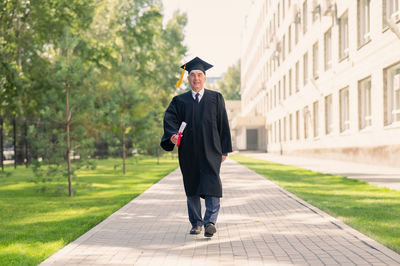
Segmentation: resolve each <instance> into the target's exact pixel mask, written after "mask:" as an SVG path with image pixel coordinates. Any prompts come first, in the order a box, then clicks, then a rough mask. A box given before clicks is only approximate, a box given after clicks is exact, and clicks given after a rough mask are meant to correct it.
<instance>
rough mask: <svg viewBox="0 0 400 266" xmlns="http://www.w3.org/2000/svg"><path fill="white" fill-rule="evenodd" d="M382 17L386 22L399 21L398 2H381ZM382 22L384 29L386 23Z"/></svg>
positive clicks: (399, 5) (399, 0)
mask: <svg viewBox="0 0 400 266" xmlns="http://www.w3.org/2000/svg"><path fill="white" fill-rule="evenodd" d="M383 17H384V18H385V19H386V20H391V19H392V20H394V21H395V22H398V21H399V20H400V0H383ZM385 19H384V20H383V26H384V27H386V26H387V23H386V21H385Z"/></svg>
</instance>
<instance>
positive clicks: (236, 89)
mask: <svg viewBox="0 0 400 266" xmlns="http://www.w3.org/2000/svg"><path fill="white" fill-rule="evenodd" d="M218 85H219V89H220V90H221V92H222V94H223V95H224V97H225V99H226V100H240V61H238V62H237V63H236V64H234V65H232V66H230V67H229V68H228V70H227V72H226V73H225V74H224V75H223V77H222V80H220V81H219V82H218Z"/></svg>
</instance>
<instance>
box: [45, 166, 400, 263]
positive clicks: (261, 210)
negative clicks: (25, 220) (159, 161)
mask: <svg viewBox="0 0 400 266" xmlns="http://www.w3.org/2000/svg"><path fill="white" fill-rule="evenodd" d="M221 177H222V182H223V186H224V197H223V198H222V201H221V204H222V207H221V212H220V216H219V219H218V223H217V230H218V232H217V233H216V234H215V235H214V237H213V238H211V239H210V238H205V237H204V236H203V235H202V234H201V235H197V236H193V235H190V234H188V232H189V230H190V225H189V223H188V221H187V214H186V200H185V195H184V192H183V187H182V179H181V175H180V172H179V170H176V171H174V172H173V173H171V174H170V175H168V176H166V177H165V178H164V179H162V180H161V181H160V182H159V183H157V184H156V185H154V186H152V187H151V188H150V189H148V190H147V191H146V192H144V193H143V194H142V195H140V196H139V197H137V198H136V199H134V200H132V201H131V202H130V203H128V204H127V205H126V206H124V207H123V208H121V209H120V210H119V211H117V212H115V213H114V214H113V215H111V216H110V217H109V218H108V219H106V220H105V221H103V222H102V223H100V224H99V225H98V226H96V227H94V228H93V229H92V230H90V231H89V232H87V233H86V234H84V235H83V236H81V237H80V238H78V239H77V240H75V241H74V242H73V243H71V244H69V245H67V246H66V247H65V248H64V249H62V250H60V251H59V252H57V253H56V254H54V255H53V256H52V257H50V258H49V259H48V260H46V261H45V262H43V263H42V264H41V265H157V266H158V265H174V266H175V265H176V266H177V265H184V266H187V265H207V266H210V265H240V266H242V265H251V266H253V265H400V255H399V254H397V253H395V252H393V251H391V250H389V249H387V248H386V247H384V246H382V245H380V244H378V243H377V242H375V241H373V240H371V239H370V238H368V237H366V236H364V235H362V234H360V233H359V232H357V231H355V230H353V229H351V228H350V227H348V226H346V225H345V224H343V223H341V222H339V221H338V220H336V219H334V218H332V217H331V216H328V215H327V214H325V213H324V212H322V211H320V210H318V209H316V208H315V207H313V206H311V205H309V204H307V203H306V202H304V201H302V200H301V199H299V198H297V197H296V196H294V195H292V194H291V193H289V192H287V191H285V190H283V189H282V188H280V187H278V186H276V185H275V184H274V183H272V182H270V181H268V180H266V179H265V178H263V177H261V176H260V175H258V174H256V173H255V172H253V171H251V170H249V169H247V168H245V167H244V166H241V165H239V164H238V163H236V162H234V161H232V160H227V161H226V162H225V163H224V164H223V167H222V174H221Z"/></svg>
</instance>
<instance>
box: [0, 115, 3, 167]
mask: <svg viewBox="0 0 400 266" xmlns="http://www.w3.org/2000/svg"><path fill="white" fill-rule="evenodd" d="M3 123H4V122H3V117H0V164H1V171H4V157H3V155H4V147H3Z"/></svg>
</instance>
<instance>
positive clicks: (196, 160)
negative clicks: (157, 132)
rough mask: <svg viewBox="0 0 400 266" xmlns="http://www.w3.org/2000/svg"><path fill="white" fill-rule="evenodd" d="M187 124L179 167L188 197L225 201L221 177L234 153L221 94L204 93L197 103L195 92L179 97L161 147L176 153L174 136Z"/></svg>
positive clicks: (170, 110)
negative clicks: (225, 159)
mask: <svg viewBox="0 0 400 266" xmlns="http://www.w3.org/2000/svg"><path fill="white" fill-rule="evenodd" d="M182 122H186V123H187V125H186V128H185V130H184V131H183V136H182V139H181V143H180V146H179V148H178V155H179V166H180V169H181V171H182V175H183V184H184V187H185V192H186V195H187V196H194V195H198V196H201V197H203V198H204V197H206V196H214V197H222V185H221V179H220V177H219V172H220V168H221V159H222V154H223V153H228V152H232V142H231V134H230V130H229V123H228V117H227V114H226V109H225V102H224V98H223V97H222V95H221V94H220V93H218V92H215V91H211V90H207V89H204V94H203V97H202V98H201V100H200V102H199V103H196V102H195V100H194V99H193V97H192V92H191V91H188V92H186V93H183V94H181V95H178V96H175V97H174V98H173V99H172V101H171V103H170V104H169V106H168V108H167V110H166V111H165V115H164V135H163V137H162V139H161V144H160V145H161V147H162V148H163V149H164V150H166V151H172V150H173V149H174V146H175V145H174V144H173V143H172V142H171V137H172V135H174V134H176V133H177V132H178V130H179V127H180V125H181V123H182Z"/></svg>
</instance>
